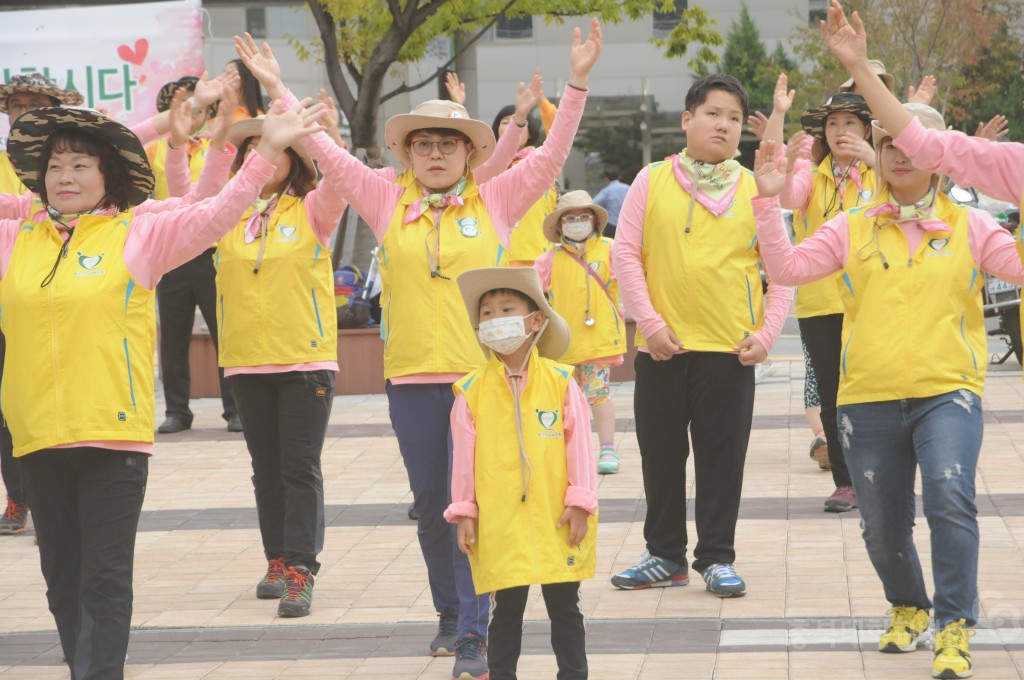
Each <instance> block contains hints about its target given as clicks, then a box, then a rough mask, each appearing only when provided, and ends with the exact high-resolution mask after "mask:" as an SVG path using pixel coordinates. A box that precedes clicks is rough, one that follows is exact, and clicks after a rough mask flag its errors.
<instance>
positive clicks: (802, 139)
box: [786, 130, 814, 169]
mask: <svg viewBox="0 0 1024 680" xmlns="http://www.w3.org/2000/svg"><path fill="white" fill-rule="evenodd" d="M813 142H814V138H813V137H811V136H810V135H809V134H807V133H806V132H804V131H803V130H797V131H796V132H794V133H793V136H792V137H790V138H789V144H787V145H786V166H787V167H788V168H790V169H792V168H794V167H795V166H796V162H797V161H798V160H801V159H804V158H807V159H809V158H810V157H811V144H813Z"/></svg>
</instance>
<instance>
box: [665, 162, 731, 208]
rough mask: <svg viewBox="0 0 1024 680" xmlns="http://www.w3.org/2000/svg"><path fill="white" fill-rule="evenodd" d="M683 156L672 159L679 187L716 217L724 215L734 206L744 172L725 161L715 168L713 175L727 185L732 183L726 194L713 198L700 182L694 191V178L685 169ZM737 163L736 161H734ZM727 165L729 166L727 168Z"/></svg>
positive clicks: (673, 170)
mask: <svg viewBox="0 0 1024 680" xmlns="http://www.w3.org/2000/svg"><path fill="white" fill-rule="evenodd" d="M682 155H683V154H676V155H675V156H673V157H672V172H673V174H675V176H676V181H677V182H679V186H681V187H682V188H683V190H684V191H686V192H687V193H688V194H690V196H691V197H692V198H695V199H696V200H697V202H698V203H700V204H701V205H702V206H704V207H705V208H707V209H708V211H709V212H710V213H711V214H713V215H714V216H715V217H718V216H720V215H722V214H723V213H724V212H725V211H726V210H728V209H729V206H731V205H732V201H733V198H734V197H735V196H736V190H737V189H738V188H739V185H740V183H739V179H740V173H741V172H742V170H740V169H739V167H738V165H739V164H736V167H735V168H733V167H731V164H730V162H729V161H724V162H722V163H719V164H718V165H716V166H715V168H714V169H713V170H712V175H718V176H720V177H722V179H723V180H724V182H725V183H726V184H729V183H731V185H729V186H728V187H727V188H726V189H725V191H724V193H721V194H720V195H719V196H718V197H717V198H714V197H712V196H711V195H709V194H708V193H707V192H705V191H702V190H701V185H700V181H699V180H698V183H697V190H696V191H694V189H693V178H692V177H691V176H690V173H689V172H687V170H686V168H684V167H683V161H682V159H681V156H682ZM732 163H735V161H732ZM727 164H729V165H728V166H727Z"/></svg>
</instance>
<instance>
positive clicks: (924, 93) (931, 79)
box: [907, 76, 938, 105]
mask: <svg viewBox="0 0 1024 680" xmlns="http://www.w3.org/2000/svg"><path fill="white" fill-rule="evenodd" d="M937 89H938V88H937V86H936V84H935V76H925V77H923V78H921V84H920V85H918V86H917V88H916V89H915V88H914V86H913V85H908V86H907V101H908V102H915V103H917V104H926V105H928V104H931V103H932V99H933V98H934V97H935V91H936V90H937Z"/></svg>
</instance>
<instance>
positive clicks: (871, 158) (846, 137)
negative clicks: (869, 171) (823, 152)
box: [836, 132, 875, 167]
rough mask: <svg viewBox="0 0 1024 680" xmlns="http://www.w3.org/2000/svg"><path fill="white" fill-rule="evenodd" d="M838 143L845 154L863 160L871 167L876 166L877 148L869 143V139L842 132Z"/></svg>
mask: <svg viewBox="0 0 1024 680" xmlns="http://www.w3.org/2000/svg"><path fill="white" fill-rule="evenodd" d="M836 143H837V144H838V145H839V148H840V149H841V150H842V152H843V154H844V155H846V156H849V157H852V158H854V159H856V160H859V161H863V162H864V163H866V164H867V165H868V166H869V167H874V165H875V148H874V147H873V146H871V144H869V143H868V140H866V139H864V138H863V137H860V136H858V135H855V134H852V133H849V132H842V133H840V134H839V137H838V138H837V140H836Z"/></svg>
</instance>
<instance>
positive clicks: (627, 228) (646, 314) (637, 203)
mask: <svg viewBox="0 0 1024 680" xmlns="http://www.w3.org/2000/svg"><path fill="white" fill-rule="evenodd" d="M650 177H651V175H650V168H649V167H645V168H643V169H642V170H641V171H640V172H639V173H638V174H637V176H636V179H634V180H633V184H632V185H630V187H629V192H628V193H627V194H626V199H625V200H624V201H623V203H622V211H621V212H619V224H618V226H617V227H616V231H615V247H614V249H613V252H614V254H615V257H616V258H617V263H616V267H617V268H618V278H619V291H620V293H621V294H622V303H623V305H624V306H625V307H626V311H627V312H629V314H630V316H631V317H632V318H633V320H634V321H636V326H637V328H638V329H640V332H641V333H643V334H644V337H646V338H649V337H651V336H652V335H654V334H655V333H657V332H658V331H660V330H661V329H662V328H665V327H666V326H668V324H667V323H666V322H665V319H664V318H662V316H661V314H659V313H658V311H657V310H656V309H654V305H653V304H652V303H651V293H650V289H649V288H648V287H647V278H646V277H645V276H644V269H643V263H642V259H641V251H642V249H643V243H644V214H645V211H646V209H647V195H648V189H649V187H650ZM781 283H782V282H780V281H777V280H775V279H774V277H771V276H769V281H768V292H767V293H766V294H765V314H764V325H763V326H762V327H761V330H759V331H757V332H756V333H754V335H753V337H754V338H755V339H756V340H757V341H758V342H759V343H761V345H762V346H763V347H764V348H765V349H766V350H768V351H771V349H772V346H773V345H774V344H775V341H776V340H777V339H778V337H779V333H781V332H782V326H783V324H785V323H786V317H787V316H788V315H789V308H790V306H791V305H792V304H793V290H792V289H791V288H787V287H786V286H785V285H781ZM639 351H641V352H646V351H648V350H647V348H646V347H641V348H639ZM687 351H689V350H687V349H686V348H685V347H683V348H681V349H680V350H679V351H678V352H676V353H677V354H682V353H683V352H687Z"/></svg>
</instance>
